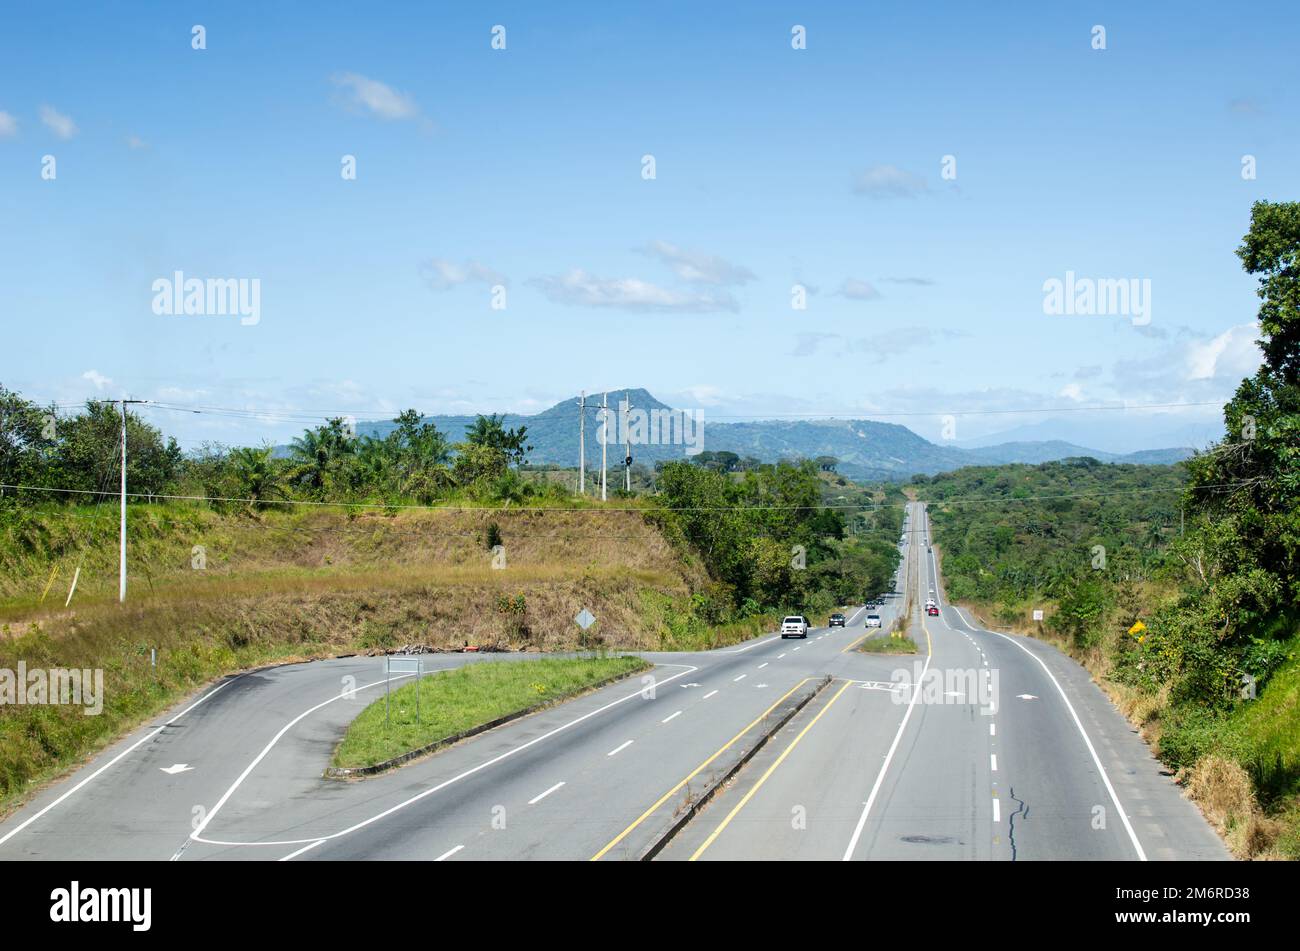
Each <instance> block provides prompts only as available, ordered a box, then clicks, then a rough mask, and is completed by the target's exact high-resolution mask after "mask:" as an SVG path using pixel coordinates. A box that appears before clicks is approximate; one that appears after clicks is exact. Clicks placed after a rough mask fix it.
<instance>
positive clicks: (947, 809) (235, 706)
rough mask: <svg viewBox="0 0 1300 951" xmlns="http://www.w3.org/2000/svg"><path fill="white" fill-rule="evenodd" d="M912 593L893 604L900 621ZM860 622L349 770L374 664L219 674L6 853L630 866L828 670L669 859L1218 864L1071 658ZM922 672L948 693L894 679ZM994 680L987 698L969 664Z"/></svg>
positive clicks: (661, 661) (929, 566) (438, 661)
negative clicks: (902, 648)
mask: <svg viewBox="0 0 1300 951" xmlns="http://www.w3.org/2000/svg"><path fill="white" fill-rule="evenodd" d="M923 521H924V513H923V512H922V511H921V508H920V506H912V507H911V511H910V512H909V524H911V525H914V526H915V528H914V529H913V530H912V531H911V533H910V537H911V538H912V539H914V541H913V542H912V543H911V544H907V545H904V546H902V551H903V552H904V554H905V555H907V556H908V557H906V558H904V560H903V567H902V568H900V590H901V589H903V588H904V587H905V586H906V585H914V586H915V587H916V589H917V592H918V597H917V599H916V600H914V602H913V604H914V606H919V602H920V601H922V600H924V597H925V592H926V591H928V590H929V588H930V587H935V586H933V585H932V582H931V579H932V578H933V577H934V574H935V565H934V562H933V559H932V557H931V556H930V555H929V553H927V552H926V550H925V548H926V545H925V536H926V529H925V527H924V525H923ZM904 603H905V601H904V598H903V597H901V596H899V597H894V598H891V599H890V602H889V604H888V605H887V606H886V607H885V608H883V609H880V613H881V615H882V620H883V623H884V625H885V628H886V629H887V628H888V627H889V626H890V625H891V623H892V621H893V618H894V616H895V613H896V612H897V611H900V610H903V606H904ZM866 613H867V612H866V610H865V609H864V608H863V607H861V606H858V607H856V608H854V609H853V610H852V611H851V612H850V623H849V625H848V626H847V627H846V628H833V629H829V630H828V629H814V630H813V631H812V632H811V633H810V636H809V638H808V639H807V640H806V641H804V640H784V641H783V640H782V639H780V638H779V637H776V636H767V637H762V638H758V639H755V640H753V641H749V642H747V643H744V644H741V645H737V646H736V647H732V648H728V649H722V650H716V651H709V652H704V653H697V654H685V653H682V654H668V653H652V654H647V655H645V656H646V657H647V658H648V659H650V660H652V661H653V662H654V663H655V665H656V666H655V668H654V670H653V673H652V675H650V679H649V680H647V681H645V682H643V681H641V680H637V679H635V678H634V679H632V680H627V681H623V682H621V683H618V684H615V685H612V686H609V687H606V688H604V689H602V690H599V691H596V692H594V693H592V694H590V695H587V696H585V697H582V698H580V699H578V700H575V701H573V702H571V703H568V704H564V705H562V706H559V707H556V708H553V709H550V710H547V711H544V712H542V713H539V714H536V715H534V716H530V717H527V718H524V719H521V720H518V721H515V722H513V723H510V724H508V725H506V726H504V727H502V728H499V729H497V730H493V731H491V732H489V733H486V734H483V735H480V736H478V737H475V738H473V739H471V740H469V741H467V742H464V743H461V744H458V745H456V746H454V747H452V748H450V749H447V750H445V751H443V752H441V753H439V754H437V755H435V756H431V757H428V758H425V759H423V760H420V761H417V762H414V763H412V764H410V765H408V766H406V767H403V768H402V769H399V770H396V771H394V772H391V773H388V774H384V775H381V776H378V777H374V778H371V779H366V780H362V781H353V782H341V781H337V780H326V779H324V778H323V777H322V771H323V769H324V767H325V766H326V765H327V763H328V760H329V756H330V753H331V751H332V749H333V747H334V745H335V743H336V742H337V740H338V738H339V737H340V735H341V734H342V731H343V729H344V728H345V726H346V724H347V723H348V722H349V721H350V720H351V719H352V717H353V716H355V715H356V713H357V712H358V711H359V710H360V709H361V708H362V706H363V705H364V704H365V703H368V702H369V701H370V700H372V699H373V698H375V697H377V696H378V695H379V693H380V692H381V691H382V689H383V686H384V683H383V678H384V675H383V661H382V659H380V658H345V659H339V660H331V661H320V662H315V663H309V664H295V665H290V666H285V667H278V668H273V669H269V670H263V671H258V672H255V673H250V674H245V675H242V676H239V677H234V678H230V679H227V680H225V681H222V682H220V683H219V684H217V685H216V686H215V687H214V688H212V689H210V690H208V691H206V692H204V693H202V694H200V695H199V696H197V697H196V698H193V699H192V700H191V701H189V702H188V703H186V704H183V705H181V706H179V707H177V708H176V709H175V710H173V711H171V712H170V713H168V714H167V715H164V716H163V717H160V718H158V719H157V720H155V721H154V722H153V723H152V724H150V725H149V726H148V727H146V728H144V729H142V730H140V731H137V732H136V733H135V734H134V735H132V736H130V737H127V738H126V739H124V740H123V741H121V742H120V743H118V744H116V745H115V746H113V747H112V748H110V749H109V750H107V751H105V752H104V753H103V754H101V755H100V756H98V757H96V758H95V759H94V760H93V761H92V762H91V763H89V764H88V765H87V766H85V767H84V768H82V769H80V770H78V771H76V772H75V773H74V774H73V775H72V776H70V777H69V778H68V779H67V780H65V781H64V782H61V783H58V784H56V785H54V786H52V787H51V788H49V789H47V790H45V791H43V792H42V793H40V794H39V795H37V796H36V797H34V798H33V800H32V801H31V802H30V803H29V804H28V805H27V806H25V807H24V808H23V809H21V810H19V811H18V812H16V813H15V814H14V815H12V816H10V817H9V818H8V819H7V820H6V821H5V822H4V823H2V824H0V859H100V858H127V859H153V860H167V859H176V860H180V861H196V860H207V859H261V860H267V859H293V860H307V859H356V858H365V859H431V860H436V859H450V860H456V861H460V860H467V859H532V858H538V859H580V860H585V859H590V858H593V857H599V858H601V859H605V860H617V859H627V858H632V857H635V856H637V855H639V854H640V852H641V850H642V849H644V848H645V847H646V845H648V844H649V842H650V841H652V839H653V837H654V835H655V834H656V832H657V831H658V829H660V828H661V827H662V825H663V824H664V822H665V821H667V820H668V819H670V818H671V817H672V815H673V814H674V812H675V811H676V810H677V809H678V808H679V807H680V805H681V804H682V803H683V802H684V801H685V800H686V799H687V798H688V797H690V796H693V795H696V794H697V793H698V790H699V786H700V783H701V780H702V778H703V777H704V776H706V775H707V774H708V772H709V768H710V765H711V764H716V763H718V762H721V761H722V760H723V759H725V758H726V757H727V756H729V755H732V754H734V753H735V752H736V750H737V749H739V748H741V747H743V746H744V745H745V744H746V743H748V742H749V739H748V736H749V735H751V734H746V730H747V728H752V726H753V724H754V723H755V721H757V720H759V719H760V718H761V717H762V716H763V715H764V713H765V711H768V710H770V709H772V708H773V707H775V706H776V705H777V704H779V703H780V701H781V700H782V699H783V698H785V697H787V696H789V695H790V694H792V693H793V692H795V691H798V690H800V689H804V688H806V687H807V685H808V684H809V683H810V682H812V681H815V680H816V679H818V678H821V677H822V676H824V675H830V676H831V677H832V678H835V679H834V680H833V681H832V683H831V684H830V685H829V686H828V687H827V688H825V689H824V690H823V691H822V692H821V693H820V694H819V695H818V696H817V698H816V699H815V700H814V701H813V702H812V703H811V704H810V705H809V706H807V707H806V708H805V709H804V710H803V711H802V712H801V713H800V714H798V715H797V716H796V717H795V718H794V719H793V720H792V721H791V722H790V723H789V724H788V725H787V726H786V727H785V728H784V729H783V730H782V731H781V732H780V733H779V734H778V735H777V736H775V737H774V738H773V740H772V741H771V742H770V743H769V744H768V745H767V746H766V747H765V748H764V749H763V750H762V751H760V753H759V754H758V755H757V756H756V757H755V759H754V760H753V761H752V762H751V763H750V765H748V766H747V767H745V768H744V769H743V770H742V771H741V773H740V774H739V775H738V776H737V777H736V779H735V781H734V782H733V783H732V784H731V785H730V786H729V787H728V789H727V790H726V791H724V792H723V793H721V794H720V795H719V796H718V797H717V798H716V799H715V800H714V802H713V803H711V804H710V805H709V806H707V807H706V808H705V810H704V811H703V812H702V813H701V814H700V815H699V816H698V817H697V818H696V819H695V820H693V821H692V822H691V823H690V824H689V825H688V826H687V827H686V829H685V830H684V831H683V833H681V834H680V835H679V836H678V837H677V839H675V840H674V841H673V842H672V843H671V844H670V846H669V847H668V849H667V850H666V851H665V852H664V853H663V854H662V856H661V858H664V859H680V858H691V857H692V856H693V855H695V854H696V853H699V856H700V857H702V858H710V859H711V858H746V859H749V858H754V859H757V858H766V859H773V858H830V859H840V858H854V859H865V858H1003V859H1005V858H1019V859H1045V858H1051V859H1067V858H1083V859H1091V858H1121V859H1133V858H1138V857H1139V856H1140V855H1145V856H1146V857H1148V858H1226V857H1227V853H1226V852H1225V850H1224V849H1223V847H1222V845H1221V844H1220V843H1219V841H1218V839H1217V837H1216V836H1215V835H1214V834H1213V832H1212V831H1211V830H1210V829H1209V827H1208V826H1207V825H1206V824H1205V822H1204V820H1203V819H1202V818H1201V817H1200V814H1199V813H1198V812H1197V811H1196V809H1195V808H1194V807H1193V806H1192V805H1191V804H1190V803H1188V802H1187V801H1186V800H1185V799H1183V798H1182V797H1181V795H1180V794H1179V791H1178V789H1177V787H1175V786H1174V785H1173V784H1172V783H1171V782H1170V781H1169V780H1168V778H1167V777H1166V776H1164V775H1162V773H1161V772H1160V769H1159V766H1158V764H1157V763H1156V762H1155V761H1154V760H1153V759H1152V758H1151V756H1150V754H1149V753H1148V752H1147V750H1146V747H1145V746H1144V745H1143V744H1142V743H1141V741H1140V740H1139V739H1138V738H1137V737H1136V735H1135V734H1134V733H1133V731H1132V730H1131V729H1130V728H1129V727H1128V725H1127V724H1126V723H1125V722H1124V720H1123V719H1122V718H1121V717H1120V716H1119V714H1118V713H1116V712H1115V710H1114V709H1113V708H1112V707H1111V706H1110V704H1109V703H1108V702H1107V701H1106V699H1105V698H1104V696H1102V694H1101V693H1100V691H1099V690H1098V689H1097V688H1096V687H1095V686H1094V685H1093V684H1092V683H1091V682H1090V681H1089V679H1088V677H1087V675H1086V674H1085V673H1084V672H1083V671H1082V669H1081V668H1079V667H1078V666H1077V665H1075V664H1073V662H1071V661H1070V660H1068V659H1067V658H1064V657H1062V656H1061V655H1060V654H1059V653H1058V652H1056V651H1055V650H1053V649H1052V648H1050V647H1047V646H1045V645H1043V644H1040V643H1037V642H1034V641H1027V640H1025V639H1023V638H1009V637H1004V636H1002V635H999V634H995V633H989V632H985V631H983V630H981V629H979V628H978V627H977V626H974V625H973V624H972V623H970V618H968V617H965V616H963V615H962V613H961V612H959V611H958V610H957V609H955V608H952V607H950V606H946V605H945V606H944V607H943V613H942V615H941V616H940V617H938V618H929V619H928V620H927V622H926V623H925V624H924V629H922V627H921V625H920V624H919V621H920V616H919V613H917V616H916V618H915V619H914V620H915V621H916V622H918V623H916V628H915V631H914V635H915V636H916V637H917V638H918V644H919V645H920V652H919V653H918V654H917V655H916V656H914V657H897V656H885V655H874V654H865V653H862V652H860V651H856V650H852V649H851V648H852V647H853V645H854V644H855V643H856V642H857V641H859V640H860V639H861V638H863V637H864V636H868V635H872V636H881V634H882V632H870V631H868V630H867V629H865V628H864V627H863V622H864V617H865V614H866ZM914 613H916V612H914ZM529 659H530V658H529V657H528V656H526V655H524V656H520V655H511V656H499V657H492V656H477V655H434V657H433V658H432V660H433V663H434V664H435V665H436V666H438V667H439V668H446V667H453V666H457V665H460V664H465V663H527V662H528V660H529ZM922 670H924V671H925V675H926V677H932V676H933V675H934V674H935V673H937V674H939V676H940V683H939V688H938V689H937V690H929V691H928V690H927V689H925V687H926V684H927V681H926V680H924V679H922V681H921V682H922V689H920V690H912V689H909V688H908V687H907V686H906V685H900V684H899V683H898V680H899V678H900V672H903V671H906V672H908V676H910V677H911V678H912V679H913V680H917V679H920V672H921V671H922ZM981 671H987V672H988V674H987V675H985V674H981V673H980V672H981ZM995 673H996V676H997V682H996V686H997V693H996V694H995V695H993V697H992V700H991V702H988V703H981V697H980V696H978V694H979V686H980V684H981V683H984V682H985V681H981V680H980V678H981V677H984V676H989V677H992V676H993V675H994V674H995ZM972 678H973V679H972ZM348 683H355V685H356V687H357V688H358V689H357V692H356V695H355V697H354V698H349V696H348V695H347V694H346V693H345V690H344V688H345V687H346V686H347V685H348ZM989 683H991V682H989ZM971 684H974V688H971V686H970V685H971ZM1017 695H1025V696H1026V697H1032V699H1019V698H1018V697H1017ZM984 699H986V700H987V699H988V698H984ZM182 764H183V765H184V767H185V768H184V769H176V768H177V767H180V766H181V765H182ZM867 804H869V808H868V807H867ZM1121 806H1122V809H1123V811H1122V812H1121Z"/></svg>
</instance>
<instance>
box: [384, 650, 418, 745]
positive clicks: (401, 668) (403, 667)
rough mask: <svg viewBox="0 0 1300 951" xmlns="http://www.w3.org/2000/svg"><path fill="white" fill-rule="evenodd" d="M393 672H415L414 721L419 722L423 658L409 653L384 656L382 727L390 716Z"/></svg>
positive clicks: (388, 720) (385, 725)
mask: <svg viewBox="0 0 1300 951" xmlns="http://www.w3.org/2000/svg"><path fill="white" fill-rule="evenodd" d="M393 674H415V722H416V723H419V722H420V677H421V676H422V675H423V674H424V660H423V658H421V657H412V656H410V655H409V654H408V655H404V656H398V657H394V656H392V655H391V654H390V655H388V656H387V657H385V658H384V727H385V728H387V726H388V724H389V722H390V718H391V716H392V706H393V699H392V696H393V687H392V684H393Z"/></svg>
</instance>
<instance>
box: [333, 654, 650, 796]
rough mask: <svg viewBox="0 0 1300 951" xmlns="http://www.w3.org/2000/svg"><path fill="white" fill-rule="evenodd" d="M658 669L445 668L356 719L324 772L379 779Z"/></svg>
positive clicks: (598, 662)
mask: <svg viewBox="0 0 1300 951" xmlns="http://www.w3.org/2000/svg"><path fill="white" fill-rule="evenodd" d="M651 666H652V665H651V664H649V663H648V662H646V661H644V660H642V659H641V658H640V657H632V656H617V657H579V658H545V659H539V660H532V661H499V662H496V663H487V664H472V665H468V666H465V667H460V668H456V669H454V670H445V671H441V672H439V673H437V674H434V675H433V676H431V677H426V678H423V679H422V680H421V682H420V684H419V690H420V695H419V712H418V715H417V705H416V686H417V685H416V684H415V683H410V684H407V685H405V686H403V687H401V688H400V689H398V690H394V691H393V692H392V695H391V697H387V698H385V697H380V698H379V699H377V700H376V701H375V702H374V703H372V704H370V706H368V707H367V708H366V709H365V710H363V711H362V712H361V714H360V715H359V716H358V717H357V718H356V719H355V720H353V721H352V724H351V725H350V726H349V727H348V730H347V733H346V734H345V735H344V737H343V740H342V742H340V743H339V745H338V748H337V749H336V750H335V751H334V759H333V764H332V765H331V766H330V767H329V768H328V769H327V770H326V771H325V775H326V776H327V777H331V778H348V777H358V776H372V775H375V774H376V773H380V772H384V771H386V770H389V769H393V768H394V767H397V766H401V765H402V764H404V763H407V762H410V761H411V760H413V759H415V758H416V757H418V756H423V755H425V754H427V753H431V752H433V751H435V750H437V749H440V748H442V747H444V746H449V745H451V744H453V743H456V742H459V741H460V740H463V739H467V738H469V737H471V736H475V735H477V734H479V733H484V732H486V731H488V730H491V729H494V728H495V727H498V726H501V725H503V724H505V723H509V722H510V721H511V720H517V719H519V718H520V717H525V716H528V715H529V714H532V713H536V712H538V711H539V710H543V709H545V708H546V707H549V706H553V705H554V704H557V703H560V702H562V701H565V700H571V699H573V698H575V697H577V696H579V695H581V694H584V693H588V692H590V691H592V690H596V689H598V688H600V687H604V686H607V685H608V684H611V683H614V682H615V681H618V680H622V679H623V678H625V677H628V676H631V675H632V674H635V673H639V672H640V671H643V670H648V669H650V667H651Z"/></svg>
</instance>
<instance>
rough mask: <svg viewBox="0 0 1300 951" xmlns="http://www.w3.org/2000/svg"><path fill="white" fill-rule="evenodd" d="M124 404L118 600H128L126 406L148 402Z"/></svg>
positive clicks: (124, 402) (127, 401) (132, 401)
mask: <svg viewBox="0 0 1300 951" xmlns="http://www.w3.org/2000/svg"><path fill="white" fill-rule="evenodd" d="M118 402H119V403H121V404H122V496H121V499H122V505H121V512H122V518H121V531H120V532H119V533H118V536H119V537H118V541H119V542H120V551H119V557H118V565H117V600H118V601H119V602H121V601H125V600H126V404H127V403H147V402H149V401H148V400H125V399H124V400H118Z"/></svg>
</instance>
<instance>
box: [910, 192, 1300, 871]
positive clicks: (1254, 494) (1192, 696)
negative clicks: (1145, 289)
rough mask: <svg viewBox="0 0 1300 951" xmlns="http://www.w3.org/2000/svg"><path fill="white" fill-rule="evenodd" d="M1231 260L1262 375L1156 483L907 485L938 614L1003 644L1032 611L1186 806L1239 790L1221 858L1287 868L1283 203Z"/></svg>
mask: <svg viewBox="0 0 1300 951" xmlns="http://www.w3.org/2000/svg"><path fill="white" fill-rule="evenodd" d="M1237 253H1238V255H1239V257H1240V258H1241V260H1242V263H1243V265H1244V267H1245V269H1246V270H1247V272H1249V273H1250V274H1253V275H1256V276H1258V277H1259V292H1258V293H1259V297H1260V300H1261V302H1262V304H1261V306H1260V310H1259V325H1260V347H1261V349H1262V350H1263V353H1264V362H1263V365H1262V366H1261V367H1260V369H1259V370H1258V372H1257V373H1256V374H1255V375H1254V376H1252V377H1250V378H1249V379H1246V380H1244V381H1243V382H1242V383H1241V385H1240V386H1239V387H1238V389H1237V392H1236V394H1235V396H1234V397H1233V399H1232V400H1231V401H1230V402H1229V403H1228V404H1227V406H1226V407H1225V410H1224V421H1225V424H1226V435H1225V437H1224V439H1223V440H1222V441H1221V442H1219V443H1218V444H1217V445H1215V446H1213V447H1211V448H1210V449H1209V450H1208V451H1206V452H1204V453H1199V454H1197V455H1196V456H1195V457H1194V458H1192V459H1191V460H1189V461H1188V462H1187V463H1185V464H1183V465H1179V466H1176V467H1158V466H1101V465H1099V464H1098V463H1096V462H1095V461H1093V460H1067V461H1065V462H1063V463H1049V464H1047V465H1043V466H1038V467H1023V466H1007V467H999V468H982V469H966V470H962V471H960V472H956V473H952V474H949V475H941V476H936V477H934V478H933V479H926V478H925V477H920V478H918V479H916V480H915V482H916V483H917V489H918V493H919V494H920V495H921V497H923V498H927V499H932V500H934V501H935V503H936V504H935V505H934V506H933V507H932V517H933V520H934V525H935V539H936V541H937V543H938V544H939V545H940V547H941V550H942V553H943V567H944V574H945V577H946V580H947V584H948V586H949V593H950V596H952V597H953V598H955V599H968V600H972V601H976V602H981V603H982V606H983V607H985V608H986V609H987V610H988V611H990V612H991V613H993V614H994V615H995V617H996V619H997V620H999V621H1002V622H1004V623H1020V624H1021V626H1024V621H1025V619H1026V618H1027V616H1028V610H1029V608H1030V607H1031V606H1033V607H1038V606H1044V607H1048V608H1049V611H1050V614H1049V617H1048V619H1047V621H1046V627H1047V629H1048V631H1050V632H1053V633H1055V634H1056V635H1058V636H1059V637H1060V638H1062V640H1063V641H1064V642H1065V643H1066V644H1067V645H1068V646H1069V647H1070V648H1071V649H1072V650H1073V651H1074V652H1075V653H1076V655H1077V656H1080V657H1082V658H1084V659H1085V660H1087V661H1089V662H1090V664H1091V665H1092V666H1093V668H1094V670H1096V671H1097V672H1098V673H1099V674H1100V675H1101V676H1103V677H1104V678H1105V679H1106V681H1107V682H1108V683H1110V684H1111V685H1112V687H1114V688H1117V689H1118V690H1119V691H1121V692H1122V693H1123V694H1124V695H1125V696H1126V697H1127V698H1128V700H1129V703H1128V704H1127V705H1128V708H1129V710H1130V712H1131V713H1132V714H1133V715H1134V716H1135V717H1136V718H1137V719H1139V720H1141V721H1143V722H1144V723H1145V724H1146V725H1147V726H1149V727H1151V728H1153V732H1154V733H1155V734H1156V735H1157V736H1158V738H1159V748H1160V754H1161V756H1162V757H1163V758H1164V759H1165V760H1166V762H1168V763H1169V764H1170V765H1172V766H1174V767H1177V768H1180V769H1184V770H1186V771H1187V773H1188V774H1190V775H1191V776H1192V780H1193V782H1192V785H1193V787H1194V788H1195V787H1197V786H1198V785H1199V786H1206V785H1207V783H1206V782H1205V781H1204V780H1205V777H1206V776H1210V777H1217V779H1216V780H1215V781H1214V782H1215V783H1218V784H1219V785H1220V786H1221V785H1222V784H1223V782H1226V780H1225V779H1224V777H1231V776H1233V775H1234V770H1235V771H1236V773H1237V774H1240V775H1243V776H1245V777H1248V779H1249V786H1250V787H1251V790H1252V791H1253V797H1254V800H1255V802H1254V803H1252V804H1250V814H1246V813H1245V812H1244V811H1243V810H1244V808H1245V807H1243V806H1242V805H1241V804H1240V803H1238V804H1236V805H1235V806H1233V807H1232V808H1230V809H1224V810H1220V812H1221V814H1220V815H1219V816H1218V818H1219V819H1221V820H1222V822H1223V824H1224V825H1225V827H1226V831H1227V832H1228V833H1229V840H1230V842H1232V843H1233V845H1234V847H1235V848H1236V849H1237V850H1238V852H1239V853H1240V854H1246V855H1251V854H1282V855H1288V856H1291V857H1300V709H1298V707H1297V698H1298V697H1300V634H1297V628H1298V627H1300V203H1286V204H1273V203H1268V202H1259V203H1257V204H1256V205H1255V206H1254V208H1253V209H1252V216H1251V226H1250V230H1249V232H1248V233H1247V235H1246V236H1245V239H1244V240H1243V243H1242V246H1241V247H1240V248H1239V249H1238V252H1237ZM1095 546H1101V547H1100V548H1098V547H1095ZM1137 621H1141V622H1142V624H1143V627H1142V628H1139V629H1137V632H1136V633H1135V634H1130V633H1129V632H1130V629H1131V628H1132V626H1133V625H1134V624H1135V622H1137ZM1198 780H1199V781H1198ZM1208 785H1211V786H1212V785H1214V783H1208ZM1207 795H1209V796H1211V797H1213V796H1215V795H1216V794H1215V793H1213V792H1210V793H1208V794H1207ZM1220 798H1222V797H1220ZM1256 808H1262V810H1263V815H1262V816H1261V815H1257V814H1255V813H1254V810H1255V809H1256Z"/></svg>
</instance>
